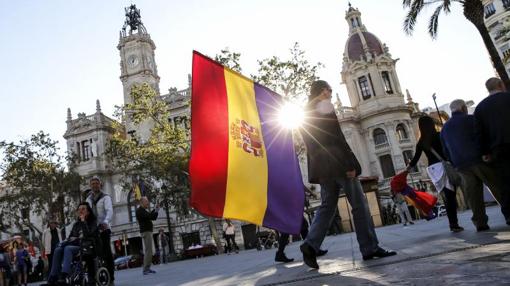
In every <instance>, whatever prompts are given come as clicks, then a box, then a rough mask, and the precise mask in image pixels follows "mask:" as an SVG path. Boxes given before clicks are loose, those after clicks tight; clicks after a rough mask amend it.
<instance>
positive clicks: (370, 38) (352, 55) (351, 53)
mask: <svg viewBox="0 0 510 286" xmlns="http://www.w3.org/2000/svg"><path fill="white" fill-rule="evenodd" d="M360 35H361V36H360ZM361 37H363V39H362V38H361ZM362 40H363V41H362ZM363 42H365V43H366V45H367V48H368V52H369V53H370V54H372V55H373V56H378V55H381V54H383V53H384V50H383V47H382V45H381V42H380V41H379V39H377V37H376V36H374V34H372V33H369V32H365V31H364V32H358V33H353V34H352V35H351V36H350V37H349V39H348V40H347V45H346V48H347V51H346V54H347V56H348V57H349V60H351V61H359V60H360V59H362V58H363V59H364V58H365V51H364V50H363Z"/></svg>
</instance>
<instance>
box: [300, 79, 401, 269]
mask: <svg viewBox="0 0 510 286" xmlns="http://www.w3.org/2000/svg"><path fill="white" fill-rule="evenodd" d="M331 93H332V90H331V87H330V86H329V84H328V83H327V82H326V81H323V80H318V81H315V82H313V83H312V86H311V88H310V95H309V97H308V104H307V107H306V112H307V114H305V125H304V127H303V129H302V130H301V131H302V132H301V134H302V136H303V140H304V142H305V145H306V151H307V159H308V179H309V181H310V183H312V184H320V185H321V200H322V202H321V206H320V207H319V209H318V211H317V214H316V215H315V218H314V220H313V222H312V225H311V226H310V232H309V233H308V236H307V237H306V239H305V242H304V243H303V244H302V245H301V247H300V248H301V252H303V260H304V262H305V263H306V265H308V266H309V267H311V268H316V269H318V268H319V265H318V264H317V256H318V255H317V254H318V253H319V251H320V246H321V244H322V241H323V240H324V237H325V236H326V233H327V231H328V228H329V226H330V225H331V221H332V219H333V216H334V215H335V211H336V208H337V205H338V196H339V193H340V188H342V189H343V192H345V194H346V196H347V200H348V201H349V204H350V205H351V206H352V216H353V220H354V228H355V230H356V238H357V239H358V243H359V247H360V251H361V254H362V255H363V260H369V259H373V258H376V257H386V256H392V255H395V254H397V253H396V252H395V251H387V250H385V249H383V248H381V247H379V241H378V240H377V235H376V233H375V230H374V223H373V221H372V217H371V215H370V210H369V208H368V203H367V199H366V198H365V195H364V193H363V189H362V187H361V184H360V182H359V180H358V178H357V176H359V175H360V174H361V166H360V164H359V162H358V160H357V159H356V156H354V153H353V152H352V150H351V148H350V147H349V145H348V144H347V141H346V140H345V137H344V134H343V133H342V130H341V129H340V125H339V123H338V118H337V117H336V113H335V108H334V106H333V104H332V103H331Z"/></svg>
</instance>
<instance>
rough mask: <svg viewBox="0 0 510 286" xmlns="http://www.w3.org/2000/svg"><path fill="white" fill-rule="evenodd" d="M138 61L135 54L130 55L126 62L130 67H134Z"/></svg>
mask: <svg viewBox="0 0 510 286" xmlns="http://www.w3.org/2000/svg"><path fill="white" fill-rule="evenodd" d="M138 62H139V60H138V57H137V56H135V55H131V56H129V57H128V59H127V64H128V66H129V67H130V68H134V67H136V66H137V65H138Z"/></svg>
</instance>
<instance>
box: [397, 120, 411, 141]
mask: <svg viewBox="0 0 510 286" xmlns="http://www.w3.org/2000/svg"><path fill="white" fill-rule="evenodd" d="M397 137H398V140H399V141H404V140H407V139H409V135H408V134H407V130H406V127H405V126H404V124H402V123H400V124H399V125H397Z"/></svg>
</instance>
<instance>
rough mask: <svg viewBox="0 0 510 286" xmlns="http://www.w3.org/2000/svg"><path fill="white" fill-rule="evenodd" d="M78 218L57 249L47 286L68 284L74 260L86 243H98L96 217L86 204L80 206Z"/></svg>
mask: <svg viewBox="0 0 510 286" xmlns="http://www.w3.org/2000/svg"><path fill="white" fill-rule="evenodd" d="M77 212H78V218H77V220H76V222H75V223H74V225H73V227H72V229H71V233H70V234H69V237H68V238H67V239H66V240H64V241H62V242H61V243H60V244H59V246H58V247H57V248H56V249H55V253H54V254H53V261H52V267H51V272H50V275H49V277H48V284H47V285H59V284H66V283H67V282H66V281H67V277H68V276H69V274H70V273H71V265H72V262H73V258H74V256H75V255H77V254H78V253H79V252H80V247H83V244H82V243H84V242H94V241H97V239H98V237H99V235H98V229H97V220H96V216H95V215H94V213H93V212H92V208H91V207H90V205H89V204H88V203H86V202H82V203H80V204H79V205H78V211H77Z"/></svg>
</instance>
